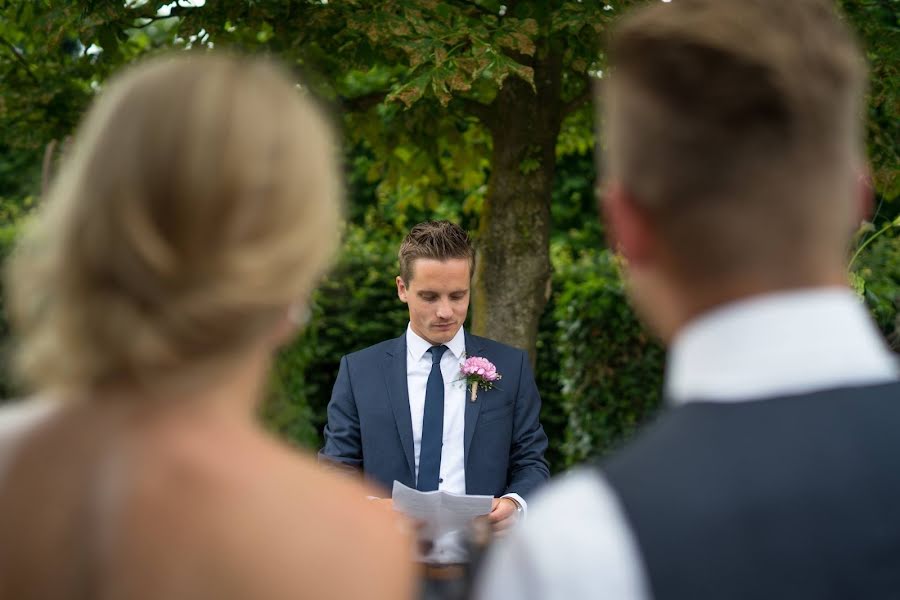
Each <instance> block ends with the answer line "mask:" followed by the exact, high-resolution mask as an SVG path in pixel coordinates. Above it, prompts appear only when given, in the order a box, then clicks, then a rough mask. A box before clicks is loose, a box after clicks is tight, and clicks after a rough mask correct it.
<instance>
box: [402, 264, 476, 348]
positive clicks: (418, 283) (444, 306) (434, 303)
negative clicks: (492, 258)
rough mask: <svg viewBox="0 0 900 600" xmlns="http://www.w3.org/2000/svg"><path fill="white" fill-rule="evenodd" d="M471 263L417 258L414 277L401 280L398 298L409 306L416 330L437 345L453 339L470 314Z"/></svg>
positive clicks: (413, 271) (411, 321)
mask: <svg viewBox="0 0 900 600" xmlns="http://www.w3.org/2000/svg"><path fill="white" fill-rule="evenodd" d="M470 281H471V273H469V261H468V259H465V258H451V259H449V260H443V261H441V260H435V259H431V258H417V259H416V260H415V261H413V264H412V277H411V278H410V280H409V281H406V282H404V281H403V279H402V278H401V277H397V295H398V296H399V297H400V300H402V301H403V302H405V303H406V305H407V306H409V322H410V325H411V327H412V330H413V331H414V332H415V333H416V334H417V335H418V336H419V337H421V338H422V339H424V340H426V341H428V342H430V343H431V344H433V345H436V346H437V345H440V344H446V343H447V342H449V341H450V340H452V339H453V336H455V335H456V332H457V331H459V328H460V327H462V325H463V323H464V322H465V320H466V314H467V313H468V312H469V285H470Z"/></svg>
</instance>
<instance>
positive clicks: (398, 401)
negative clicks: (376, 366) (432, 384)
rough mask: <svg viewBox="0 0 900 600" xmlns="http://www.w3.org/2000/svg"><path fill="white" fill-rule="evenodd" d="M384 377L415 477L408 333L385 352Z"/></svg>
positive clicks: (401, 439)
mask: <svg viewBox="0 0 900 600" xmlns="http://www.w3.org/2000/svg"><path fill="white" fill-rule="evenodd" d="M384 359H385V365H384V366H385V369H384V377H385V384H386V386H387V392H388V397H389V399H390V404H391V410H393V412H394V420H395V421H396V423H397V432H398V433H399V434H400V443H401V444H402V445H403V452H404V453H405V454H406V462H407V463H408V464H409V472H410V473H412V474H413V479H415V473H416V466H415V458H414V456H413V433H412V418H411V417H410V416H409V388H408V384H407V377H406V334H404V335H401V336H400V337H399V338H397V339H396V340H395V343H394V344H392V345H391V346H390V348H389V350H388V351H387V353H386V354H385V357H384Z"/></svg>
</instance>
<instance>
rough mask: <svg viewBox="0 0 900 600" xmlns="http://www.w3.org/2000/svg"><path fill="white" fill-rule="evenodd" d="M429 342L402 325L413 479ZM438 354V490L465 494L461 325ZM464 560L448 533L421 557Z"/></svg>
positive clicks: (453, 536)
mask: <svg viewBox="0 0 900 600" xmlns="http://www.w3.org/2000/svg"><path fill="white" fill-rule="evenodd" d="M431 346H432V344H431V343H430V342H428V341H426V340H424V339H422V338H421V337H419V335H417V334H416V332H414V331H413V330H412V326H408V327H407V328H406V353H407V355H406V384H407V391H408V392H409V416H410V418H411V419H412V433H413V457H414V458H415V466H416V479H418V477H419V453H420V451H421V448H422V420H423V419H424V418H425V388H426V387H427V385H428V376H429V375H430V374H431V365H432V358H431V353H430V352H428V350H429V349H430V348H431ZM444 346H447V350H446V351H445V352H444V354H443V356H441V375H442V376H443V378H444V436H443V444H444V445H443V447H442V448H441V470H440V475H439V479H438V489H439V490H443V491H447V492H452V493H454V494H465V493H466V460H465V456H466V451H465V427H466V384H465V380H464V379H463V378H462V376H461V374H460V370H459V369H460V365H461V364H462V362H463V360H465V355H466V336H465V331H464V330H463V328H462V327H460V328H459V331H457V332H456V335H455V336H453V339H452V340H450V341H449V342H447V343H446V344H444ZM503 497H504V498H511V499H513V500H515V501H516V503H518V504H519V506H521V507H522V516H524V514H525V511H526V510H527V505H526V503H525V500H524V499H522V497H521V496H519V495H518V494H506V495H505V496H503ZM466 559H467V556H466V552H465V549H464V547H463V544H462V540H461V538H460V537H459V535H456V534H449V535H447V536H446V537H444V538H441V539H439V540H436V541H435V546H434V550H433V551H432V552H431V553H430V554H429V555H428V556H427V557H424V560H425V561H426V562H434V563H457V562H465V561H466Z"/></svg>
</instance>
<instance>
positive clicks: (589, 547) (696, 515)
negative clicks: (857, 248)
mask: <svg viewBox="0 0 900 600" xmlns="http://www.w3.org/2000/svg"><path fill="white" fill-rule="evenodd" d="M610 61H611V67H612V69H611V73H612V77H611V79H610V80H609V81H608V82H607V83H608V86H607V88H606V97H605V98H604V107H605V110H606V114H605V117H606V118H605V120H604V124H605V131H606V134H607V136H608V137H607V139H608V142H609V147H608V153H609V155H608V157H609V163H608V165H607V173H608V175H609V179H610V181H609V188H608V191H607V193H606V195H605V205H604V209H605V213H606V218H607V224H608V227H609V229H610V231H611V232H612V235H613V240H612V241H613V242H614V243H615V245H616V247H617V249H618V250H619V251H620V252H621V253H622V255H623V256H624V258H625V259H626V261H627V276H628V281H629V286H630V293H631V296H632V300H633V302H634V305H635V307H636V308H637V309H638V311H639V312H640V313H641V315H642V317H643V318H644V320H645V322H646V323H647V324H648V325H649V326H650V327H652V328H653V329H654V330H655V331H656V332H657V333H658V334H659V335H660V336H661V337H662V338H663V339H664V340H665V341H666V342H667V344H668V345H669V348H670V354H669V364H668V367H667V374H666V389H665V395H666V398H667V402H668V404H669V406H670V408H669V409H668V410H667V411H666V412H665V413H663V414H662V416H661V417H660V418H659V419H658V421H657V422H656V423H654V424H653V425H652V426H650V427H648V428H647V429H646V430H644V431H643V432H642V433H641V434H640V435H639V436H638V437H637V438H636V439H635V440H633V441H632V442H631V443H630V444H629V445H628V446H626V447H625V448H624V450H622V451H621V452H620V453H618V454H617V455H615V456H614V457H613V458H612V459H610V460H608V461H606V462H605V463H603V464H602V466H601V467H599V468H598V467H589V468H585V469H582V470H581V471H579V472H577V473H574V474H572V475H570V476H569V477H567V478H566V479H565V480H563V481H560V482H559V483H557V484H556V485H555V486H554V487H551V488H550V489H549V490H548V491H547V492H546V493H545V495H544V496H543V497H541V498H538V500H537V501H536V502H535V506H534V508H533V510H532V514H531V515H530V517H529V520H528V522H526V523H525V524H524V526H523V527H522V528H521V529H520V530H518V531H517V532H515V533H514V535H513V536H511V538H510V539H509V542H508V543H506V544H505V545H504V546H502V547H501V548H500V549H499V552H497V553H496V554H495V555H494V556H492V557H491V558H490V560H489V563H488V570H487V573H486V576H485V577H484V579H483V581H482V583H481V586H480V590H479V591H480V595H481V597H484V598H491V597H499V596H498V595H504V596H506V597H516V598H575V597H595V598H648V597H655V598H711V597H715V598H776V597H779V598H780V597H784V598H793V599H798V598H817V599H821V598H884V597H888V596H891V597H893V595H896V593H897V590H898V589H900V475H898V474H900V436H898V435H897V432H898V431H900V383H898V367H897V362H896V360H895V357H894V356H893V355H891V354H890V352H889V351H888V350H887V349H886V347H885V345H884V343H883V341H882V339H881V338H880V336H879V334H878V332H877V330H876V328H875V327H874V325H873V324H872V323H871V321H870V319H869V318H868V316H867V314H866V312H865V309H864V307H863V305H862V303H861V302H860V301H859V299H858V298H857V297H855V295H854V294H853V293H852V292H851V291H850V290H849V289H848V287H847V282H846V261H847V247H848V243H849V241H850V238H851V234H852V232H853V231H854V229H855V226H856V224H858V223H859V221H860V219H861V217H862V216H863V213H864V210H865V206H866V204H867V200H868V198H867V197H866V190H865V189H864V186H863V185H861V184H860V173H862V172H864V170H865V169H864V166H863V151H862V147H861V127H860V126H861V123H860V115H861V112H862V110H861V109H862V104H861V101H862V96H863V88H864V79H865V77H864V68H863V65H862V60H861V57H860V53H859V51H858V50H857V48H856V46H855V44H854V42H853V40H852V38H851V35H850V34H849V33H848V31H847V29H846V27H845V26H844V25H843V24H842V23H841V22H840V20H839V19H838V17H837V16H836V15H835V14H834V13H833V10H832V8H831V6H830V4H829V3H827V2H825V1H818V0H792V1H791V2H784V1H783V0H752V1H749V0H676V1H675V2H672V3H659V2H653V3H651V4H650V5H649V6H648V7H646V8H644V9H642V10H640V11H638V12H636V13H635V14H633V15H631V16H630V17H628V18H627V19H626V20H625V21H624V22H623V23H622V25H621V27H620V28H619V30H618V31H617V32H616V34H615V35H614V36H613V38H612V45H611V48H610Z"/></svg>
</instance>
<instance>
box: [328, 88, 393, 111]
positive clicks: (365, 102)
mask: <svg viewBox="0 0 900 600" xmlns="http://www.w3.org/2000/svg"><path fill="white" fill-rule="evenodd" d="M388 93H389V92H372V93H370V94H363V95H362V96H356V97H355V98H343V97H342V98H340V101H341V106H343V107H344V108H345V109H347V110H348V111H350V112H366V111H367V110H369V109H370V108H372V107H373V106H378V105H379V104H381V103H382V102H384V99H385V98H387V95H388Z"/></svg>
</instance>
